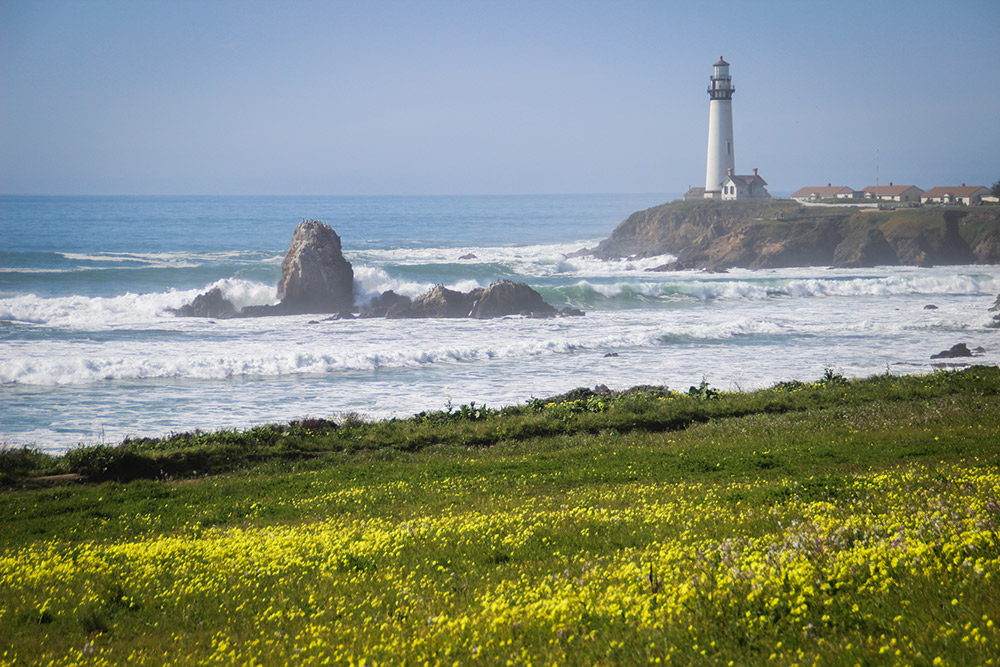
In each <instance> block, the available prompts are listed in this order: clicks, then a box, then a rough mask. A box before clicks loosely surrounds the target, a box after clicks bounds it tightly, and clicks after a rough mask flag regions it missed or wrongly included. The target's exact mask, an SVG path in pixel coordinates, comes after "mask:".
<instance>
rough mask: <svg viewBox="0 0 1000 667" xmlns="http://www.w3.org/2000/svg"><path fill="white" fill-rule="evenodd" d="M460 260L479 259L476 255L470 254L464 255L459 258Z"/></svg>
mask: <svg viewBox="0 0 1000 667" xmlns="http://www.w3.org/2000/svg"><path fill="white" fill-rule="evenodd" d="M459 259H479V258H478V257H476V253H474V252H470V253H468V254H465V255H462V256H461V257H459Z"/></svg>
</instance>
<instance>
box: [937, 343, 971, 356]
mask: <svg viewBox="0 0 1000 667" xmlns="http://www.w3.org/2000/svg"><path fill="white" fill-rule="evenodd" d="M971 356H972V350H970V349H969V346H968V345H966V344H965V343H959V344H957V345H953V346H952V347H951V349H948V350H944V351H942V352H938V353H937V354H932V355H931V359H957V358H959V357H971Z"/></svg>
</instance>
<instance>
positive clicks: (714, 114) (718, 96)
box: [704, 57, 736, 199]
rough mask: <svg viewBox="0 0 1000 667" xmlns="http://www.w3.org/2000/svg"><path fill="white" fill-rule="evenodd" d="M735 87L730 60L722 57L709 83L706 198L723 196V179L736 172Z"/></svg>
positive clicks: (714, 68) (714, 67)
mask: <svg viewBox="0 0 1000 667" xmlns="http://www.w3.org/2000/svg"><path fill="white" fill-rule="evenodd" d="M735 90H736V89H735V88H733V80H732V77H730V76H729V63H727V62H726V61H725V60H723V59H722V58H721V57H720V58H719V61H718V62H716V63H715V65H713V69H712V78H711V82H710V84H709V86H708V96H709V98H710V99H711V101H710V102H709V105H708V161H707V162H708V164H707V168H706V170H705V195H704V196H705V198H706V199H720V198H721V197H722V182H723V181H725V180H726V177H727V175H728V174H729V173H730V172H733V173H735V170H736V158H735V156H734V154H733V152H734V151H733V92H734V91H735Z"/></svg>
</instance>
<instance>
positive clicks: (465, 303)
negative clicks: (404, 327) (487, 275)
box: [386, 285, 479, 319]
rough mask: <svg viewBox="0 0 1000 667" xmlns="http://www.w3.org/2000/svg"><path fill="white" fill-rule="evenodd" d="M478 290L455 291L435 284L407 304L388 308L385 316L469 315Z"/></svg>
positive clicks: (405, 317) (396, 317) (401, 317)
mask: <svg viewBox="0 0 1000 667" xmlns="http://www.w3.org/2000/svg"><path fill="white" fill-rule="evenodd" d="M478 291H479V290H473V292H468V293H467V292H456V291H455V290H450V289H448V288H447V287H445V286H444V285H435V286H434V287H433V289H431V291H430V292H427V293H426V294H422V295H420V296H418V297H417V298H416V299H414V300H413V301H412V302H411V303H410V304H409V305H407V306H403V307H401V308H394V309H392V310H390V311H389V312H387V313H386V317H389V318H393V319H408V318H414V317H469V316H470V315H471V314H472V304H473V303H475V301H476V298H477V296H478V295H476V296H474V294H475V292H478Z"/></svg>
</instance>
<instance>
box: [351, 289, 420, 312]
mask: <svg viewBox="0 0 1000 667" xmlns="http://www.w3.org/2000/svg"><path fill="white" fill-rule="evenodd" d="M411 303H413V299H411V298H410V297H408V296H405V295H403V294H396V293H395V292H393V291H392V290H386V291H385V292H382V293H381V294H379V295H378V296H377V297H375V298H374V299H372V300H371V301H370V302H369V303H368V305H367V306H365V307H364V308H362V309H361V317H389V316H390V315H389V314H390V313H392V312H394V311H397V310H402V309H403V308H407V307H409V305H410V304H411Z"/></svg>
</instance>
